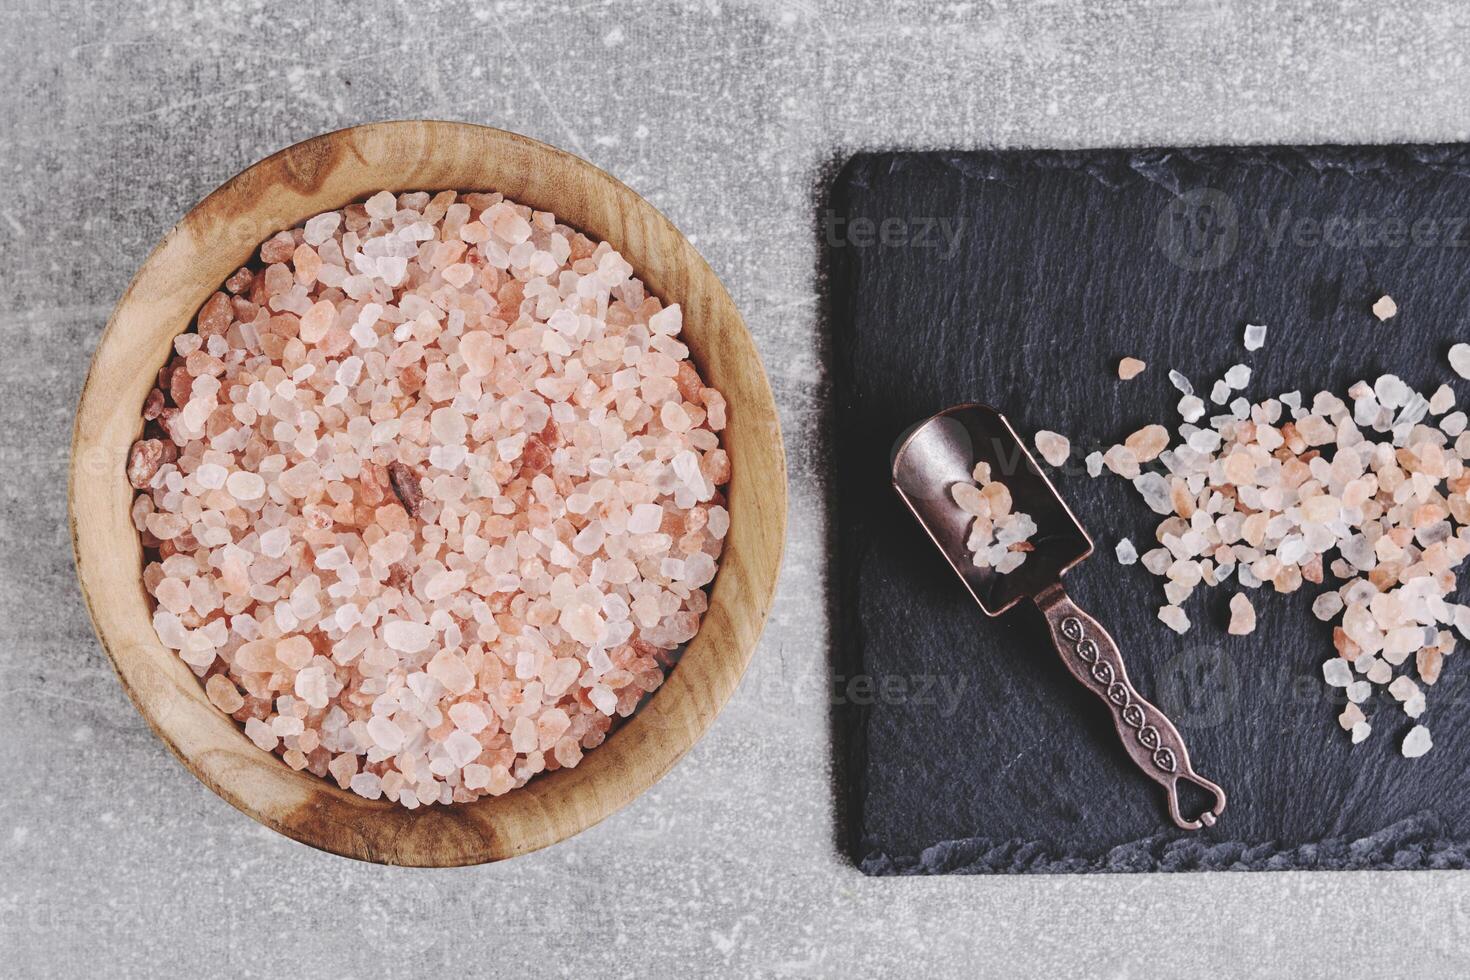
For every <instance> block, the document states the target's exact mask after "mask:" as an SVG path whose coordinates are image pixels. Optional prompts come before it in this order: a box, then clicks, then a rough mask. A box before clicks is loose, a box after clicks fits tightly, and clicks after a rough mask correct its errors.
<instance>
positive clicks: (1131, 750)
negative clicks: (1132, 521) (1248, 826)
mask: <svg viewBox="0 0 1470 980" xmlns="http://www.w3.org/2000/svg"><path fill="white" fill-rule="evenodd" d="M1036 605H1037V606H1038V607H1040V609H1041V611H1042V613H1043V614H1044V615H1045V616H1046V621H1047V625H1048V626H1050V627H1051V635H1052V641H1053V642H1054V643H1055V644H1056V647H1057V652H1058V653H1060V654H1061V655H1062V662H1063V663H1064V664H1066V666H1067V670H1068V671H1070V672H1071V674H1072V676H1073V677H1075V678H1077V680H1079V681H1081V682H1082V684H1083V686H1085V687H1086V688H1087V689H1088V690H1090V691H1092V693H1094V694H1096V695H1097V696H1098V697H1099V698H1101V699H1102V700H1103V701H1104V702H1105V703H1106V704H1107V705H1108V707H1109V708H1110V709H1111V710H1112V713H1113V724H1114V725H1115V726H1116V727H1117V729H1118V737H1119V738H1120V739H1121V740H1122V742H1123V748H1124V749H1125V750H1127V752H1128V755H1129V757H1130V758H1131V759H1132V760H1133V761H1134V763H1135V764H1136V765H1137V766H1138V768H1140V769H1142V770H1143V771H1144V773H1145V774H1146V775H1147V776H1148V777H1149V778H1150V779H1152V780H1154V781H1155V782H1157V783H1158V784H1159V785H1161V786H1163V787H1164V792H1165V794H1166V796H1167V797H1168V804H1169V816H1170V817H1171V818H1173V820H1174V823H1175V824H1176V825H1178V826H1179V827H1182V828H1183V829H1185V830H1199V829H1200V828H1201V827H1210V826H1213V825H1214V823H1215V818H1216V817H1218V816H1219V815H1220V814H1221V813H1222V812H1223V811H1224V809H1225V791H1224V790H1222V789H1221V788H1220V787H1219V786H1217V785H1215V784H1214V783H1212V782H1210V781H1209V780H1208V779H1205V778H1204V777H1203V776H1200V775H1199V774H1197V773H1196V772H1195V771H1194V770H1193V769H1192V768H1191V767H1190V764H1189V750H1188V749H1187V748H1185V746H1184V739H1183V738H1182V737H1181V736H1180V735H1179V730H1178V729H1176V728H1175V727H1174V723H1173V722H1171V721H1170V720H1169V719H1168V718H1167V717H1165V715H1164V713H1163V712H1162V711H1160V710H1159V709H1158V708H1156V707H1154V706H1153V705H1152V704H1150V703H1149V702H1148V701H1147V700H1146V699H1145V698H1144V697H1143V696H1142V695H1141V694H1139V693H1138V691H1137V690H1135V689H1134V687H1133V685H1132V684H1131V683H1130V682H1129V681H1128V671H1127V669H1126V668H1125V667H1124V666H1123V655H1122V654H1121V653H1119V652H1118V644H1117V643H1115V642H1114V641H1113V638H1112V637H1111V636H1109V635H1108V631H1107V630H1105V629H1103V628H1102V626H1101V625H1100V624H1099V623H1098V622H1097V620H1095V619H1093V618H1092V617H1091V616H1089V615H1087V613H1085V612H1083V611H1082V610H1081V609H1079V608H1078V607H1077V604H1076V603H1074V602H1073V601H1072V600H1071V598H1070V597H1069V596H1068V595H1067V593H1066V591H1065V590H1064V589H1063V588H1062V586H1061V585H1060V584H1057V585H1053V586H1052V587H1051V588H1049V589H1047V590H1046V591H1045V592H1042V593H1041V594H1040V595H1038V596H1037V597H1036ZM1181 780H1183V781H1185V782H1188V783H1193V784H1194V785H1196V786H1198V787H1200V788H1201V789H1203V790H1205V791H1206V792H1208V793H1210V794H1211V795H1213V796H1214V798H1215V803H1214V806H1212V807H1211V808H1210V809H1208V810H1206V811H1205V812H1203V813H1201V814H1200V815H1199V817H1198V818H1196V819H1193V820H1187V819H1185V818H1184V817H1183V816H1182V815H1181V814H1180V812H1179V782H1180V781H1181Z"/></svg>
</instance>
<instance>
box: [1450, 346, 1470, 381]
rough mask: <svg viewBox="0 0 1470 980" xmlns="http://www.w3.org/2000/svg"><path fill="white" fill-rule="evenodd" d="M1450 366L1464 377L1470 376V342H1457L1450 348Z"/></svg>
mask: <svg viewBox="0 0 1470 980" xmlns="http://www.w3.org/2000/svg"><path fill="white" fill-rule="evenodd" d="M1450 367H1452V368H1454V370H1455V373H1456V374H1458V375H1459V376H1460V377H1462V378H1470V344H1455V345H1454V346H1453V347H1451V348H1450Z"/></svg>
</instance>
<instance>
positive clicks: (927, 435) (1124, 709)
mask: <svg viewBox="0 0 1470 980" xmlns="http://www.w3.org/2000/svg"><path fill="white" fill-rule="evenodd" d="M982 461H983V462H986V463H989V464H990V469H991V475H992V479H995V480H998V481H1000V482H1002V483H1004V484H1005V485H1006V487H1007V489H1009V490H1010V492H1011V498H1012V500H1013V501H1014V502H1015V508H1016V510H1019V511H1023V512H1025V513H1027V514H1030V515H1031V517H1032V519H1033V520H1034V521H1035V522H1036V528H1037V531H1036V535H1035V536H1034V537H1033V538H1032V540H1031V544H1032V546H1033V549H1034V550H1032V551H1031V552H1030V553H1029V554H1028V555H1027V556H1026V560H1025V562H1024V563H1023V564H1022V565H1021V566H1020V567H1019V568H1017V569H1016V570H1014V571H1012V572H1011V573H1010V574H1007V575H1001V574H999V573H997V572H996V571H995V570H994V569H993V568H977V567H976V566H975V563H974V560H973V556H972V555H971V553H970V550H969V549H968V548H967V547H966V536H967V534H968V531H969V528H970V523H971V521H972V517H971V515H969V514H967V513H966V512H965V511H963V510H961V509H960V507H959V505H958V504H956V503H955V500H954V497H953V496H952V495H951V488H952V487H953V486H954V484H956V483H959V482H970V481H971V472H972V471H973V470H974V468H975V464H976V463H977V462H982ZM893 486H894V489H896V490H897V491H898V495H899V496H900V497H902V498H903V501H904V503H905V504H907V505H908V507H909V510H911V511H913V512H914V516H915V517H917V518H918V519H919V523H920V524H921V525H923V527H924V530H925V531H926V532H928V534H929V537H930V538H931V539H933V541H934V543H935V544H936V545H938V546H939V550H940V551H941V552H942V553H943V554H944V557H945V559H946V560H947V561H948V562H949V565H950V567H951V568H953V569H954V571H955V574H957V575H958V576H959V577H960V580H961V581H963V582H964V583H965V588H967V589H969V590H970V595H971V596H973V597H974V599H975V601H976V602H977V603H979V604H980V608H981V609H983V610H985V614H986V615H987V616H999V615H1000V614H1001V613H1003V612H1005V611H1006V610H1007V609H1010V608H1011V607H1012V606H1014V605H1015V604H1016V603H1017V602H1020V601H1021V600H1022V599H1030V600H1031V601H1032V602H1034V603H1036V607H1037V608H1038V609H1040V610H1041V613H1042V615H1043V616H1045V617H1046V622H1047V625H1048V626H1050V627H1051V637H1052V642H1053V643H1055V644H1056V648H1057V652H1058V653H1059V654H1061V657H1062V662H1063V663H1064V664H1066V666H1067V670H1068V671H1070V672H1071V674H1072V676H1073V677H1075V678H1077V680H1079V681H1081V682H1082V684H1083V686H1085V687H1086V688H1087V689H1088V690H1089V691H1091V692H1092V693H1094V694H1096V695H1097V696H1098V697H1099V698H1101V699H1102V700H1103V702H1104V703H1105V704H1107V706H1108V708H1109V709H1110V710H1111V712H1112V715H1113V724H1114V725H1115V726H1116V727H1117V729H1118V737H1119V738H1120V739H1121V740H1122V742H1123V748H1124V749H1126V750H1127V752H1128V755H1129V757H1130V758H1132V759H1133V761H1134V763H1136V764H1137V766H1138V768H1140V769H1142V770H1143V771H1144V773H1145V774H1146V775H1147V776H1148V777H1149V778H1150V779H1152V780H1154V781H1155V782H1157V783H1158V784H1159V785H1161V786H1163V787H1164V792H1165V795H1166V796H1167V797H1168V805H1169V816H1170V817H1172V818H1173V820H1174V823H1175V824H1177V825H1178V826H1180V827H1182V828H1184V829H1185V830H1198V829H1199V828H1200V827H1209V826H1213V825H1214V823H1215V818H1216V817H1218V816H1219V815H1220V814H1221V812H1223V811H1224V809H1225V791H1224V790H1222V789H1221V788H1220V787H1219V786H1217V785H1215V784H1214V783H1212V782H1210V781H1209V780H1208V779H1205V778H1204V777H1203V776H1200V775H1198V774H1197V773H1195V771H1194V770H1193V769H1192V768H1190V764H1189V750H1188V749H1187V748H1185V746H1184V739H1183V738H1181V737H1180V735H1179V731H1178V729H1176V728H1175V727H1174V725H1173V723H1172V722H1170V721H1169V719H1168V718H1166V717H1165V716H1164V713H1163V712H1161V711H1160V710H1159V709H1158V708H1156V707H1154V706H1153V705H1152V704H1150V703H1149V702H1148V701H1147V700H1145V699H1144V698H1143V697H1142V695H1140V694H1139V693H1138V691H1136V690H1135V689H1134V687H1133V685H1132V684H1131V683H1129V681H1128V671H1127V670H1126V669H1125V668H1124V666H1123V656H1122V654H1121V653H1119V652H1118V645H1117V643H1115V642H1114V641H1113V638H1112V637H1111V636H1109V635H1108V631H1107V630H1105V629H1103V628H1102V626H1100V625H1099V624H1098V622H1097V620H1095V619H1093V618H1092V617H1091V616H1089V615H1088V614H1087V613H1085V612H1083V611H1082V610H1081V609H1079V608H1078V607H1077V605H1076V604H1075V603H1074V602H1072V600H1071V599H1070V598H1069V597H1068V596H1067V593H1066V590H1065V589H1064V588H1063V587H1062V575H1063V574H1064V573H1065V572H1066V571H1067V570H1068V569H1070V568H1072V566H1074V565H1076V564H1077V563H1078V562H1080V561H1082V560H1083V559H1084V558H1086V557H1087V556H1088V555H1090V554H1092V539H1091V538H1089V537H1088V536H1087V532H1086V531H1085V530H1083V528H1082V524H1081V523H1080V522H1079V521H1078V520H1077V518H1076V517H1075V516H1074V515H1073V514H1072V511H1071V510H1069V509H1068V508H1067V505H1066V504H1065V503H1064V502H1063V501H1062V498H1061V496H1060V495H1058V493H1057V491H1056V488H1055V487H1053V486H1052V485H1051V481H1049V480H1048V479H1047V478H1046V477H1045V476H1043V475H1042V472H1041V470H1040V469H1039V468H1038V467H1037V465H1036V461H1035V460H1034V459H1032V458H1031V454H1030V453H1028V452H1027V451H1026V447H1025V446H1024V445H1023V444H1022V442H1021V439H1020V437H1018V436H1017V435H1016V431H1015V430H1014V429H1012V428H1011V424H1010V423H1009V422H1007V421H1006V418H1005V416H1003V415H1001V414H1000V413H999V412H997V411H996V410H995V409H993V408H989V407H987V406H985V405H956V406H955V407H953V408H947V409H945V410H944V411H942V412H940V413H939V414H938V415H935V416H933V417H932V418H929V419H926V420H924V421H923V422H920V423H919V424H918V425H916V426H914V427H913V428H912V429H910V430H908V432H906V433H905V434H904V435H903V436H901V437H900V438H899V440H898V443H897V444H896V445H895V446H894V449H893ZM1181 780H1182V781H1184V782H1188V783H1193V784H1194V785H1195V786H1198V787H1199V788H1200V789H1203V790H1204V791H1206V792H1207V793H1209V794H1211V795H1212V796H1213V797H1214V805H1213V806H1212V807H1210V808H1209V809H1208V810H1206V811H1205V812H1203V813H1201V814H1200V815H1199V816H1198V817H1197V818H1195V819H1192V820H1191V819H1186V818H1185V817H1184V816H1183V815H1181V814H1180V812H1179V783H1180V781H1181Z"/></svg>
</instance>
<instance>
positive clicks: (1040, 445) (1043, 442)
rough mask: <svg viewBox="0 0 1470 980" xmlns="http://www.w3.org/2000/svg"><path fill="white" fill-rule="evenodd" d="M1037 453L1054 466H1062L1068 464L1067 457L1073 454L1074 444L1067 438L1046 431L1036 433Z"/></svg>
mask: <svg viewBox="0 0 1470 980" xmlns="http://www.w3.org/2000/svg"><path fill="white" fill-rule="evenodd" d="M1035 441H1036V451H1037V452H1038V453H1040V454H1041V458H1042V459H1044V460H1046V461H1047V462H1048V463H1050V464H1051V465H1052V466H1062V465H1063V464H1065V463H1066V462H1067V457H1068V456H1069V455H1071V453H1072V443H1071V442H1070V441H1069V440H1068V439H1067V437H1066V436H1062V435H1058V434H1057V433H1055V432H1049V431H1047V430H1046V429H1042V430H1041V431H1039V432H1037V433H1036V440H1035Z"/></svg>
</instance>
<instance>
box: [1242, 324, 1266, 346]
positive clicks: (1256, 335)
mask: <svg viewBox="0 0 1470 980" xmlns="http://www.w3.org/2000/svg"><path fill="white" fill-rule="evenodd" d="M1265 343H1266V326H1265V324H1261V323H1247V324H1246V325H1245V349H1246V350H1260V349H1261V348H1262V347H1263V346H1264V345H1265Z"/></svg>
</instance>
